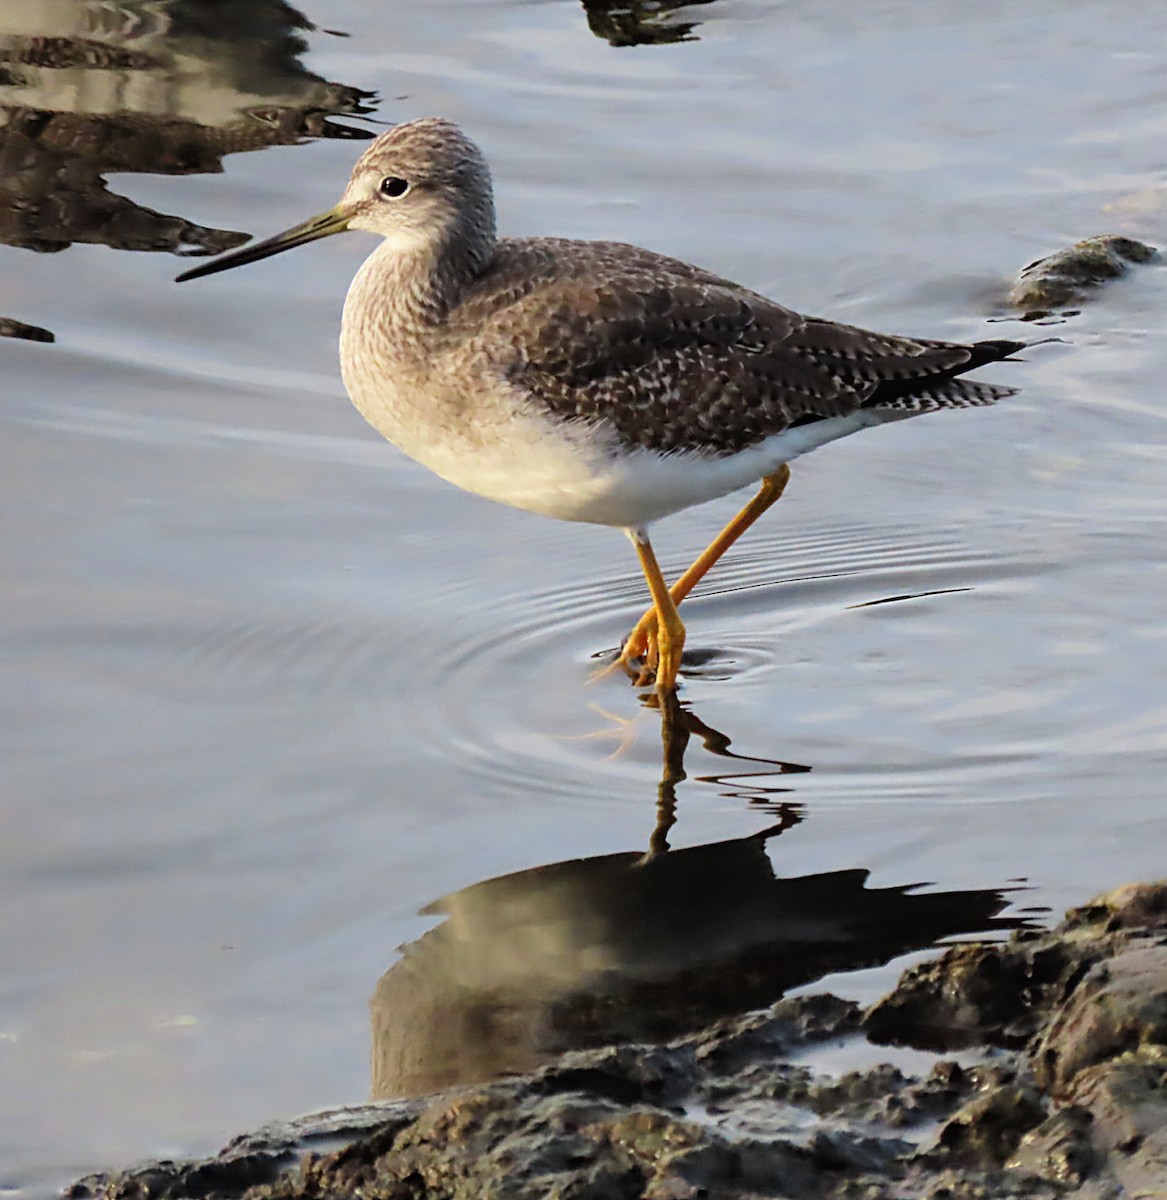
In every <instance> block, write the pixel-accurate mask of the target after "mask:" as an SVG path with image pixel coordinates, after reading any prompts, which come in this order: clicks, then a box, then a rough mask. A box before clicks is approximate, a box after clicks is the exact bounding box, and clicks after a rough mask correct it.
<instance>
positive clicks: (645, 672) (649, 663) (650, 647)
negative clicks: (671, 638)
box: [617, 613, 660, 687]
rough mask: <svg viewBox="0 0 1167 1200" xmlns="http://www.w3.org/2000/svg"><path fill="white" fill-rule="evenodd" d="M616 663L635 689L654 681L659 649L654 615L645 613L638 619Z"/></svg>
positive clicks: (658, 661) (658, 663)
mask: <svg viewBox="0 0 1167 1200" xmlns="http://www.w3.org/2000/svg"><path fill="white" fill-rule="evenodd" d="M617 661H618V662H619V663H620V665H621V667H623V669H624V673H625V674H626V675H627V676H628V678H629V679H631V680H632V682H633V684H634V685H635V686H636V687H647V686H648V685H649V684H650V683H652V682H653V681H654V680H655V679H656V671H657V667H658V666H659V665H660V649H659V647H658V646H657V637H656V615H655V613H646V614H645V615H644V616H643V617H641V618H640V620H639V622H638V623H637V625H636V628H635V629H633V631H632V632H631V633H630V634H629V635H628V637H627V638H626V639H625V641H624V646H623V648H622V649H621V651H620V657H619V659H618V660H617Z"/></svg>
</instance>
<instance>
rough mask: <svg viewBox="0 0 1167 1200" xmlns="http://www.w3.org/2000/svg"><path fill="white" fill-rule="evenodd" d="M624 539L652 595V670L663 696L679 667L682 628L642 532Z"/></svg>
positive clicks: (631, 532) (672, 684)
mask: <svg viewBox="0 0 1167 1200" xmlns="http://www.w3.org/2000/svg"><path fill="white" fill-rule="evenodd" d="M628 536H629V537H630V538H631V539H632V544H633V545H634V546H635V547H636V553H637V554H638V555H639V556H640V569H641V570H642V571H643V572H644V578H645V579H646V580H647V582H648V590H649V591H650V592H651V593H652V604H653V610H654V612H655V614H656V640H657V652H658V654H659V665H658V666H657V671H656V690H657V692H658V693H659V694H660V695H662V696H663V695H667V694H668V693H669V692H671V691H672V690H673V689H674V688H675V687H676V686H677V672H678V671H679V670H680V667H681V651H682V650H683V649H684V646H685V626H684V625H683V624H682V622H681V615H680V613H678V612H677V606H676V605H675V604H674V603H673V598H672V596H671V595H670V594H669V585H668V584H667V583H665V577H664V576H663V575H662V574H661V573H660V565H659V564H658V563H657V561H656V555H655V554H654V553H653V550H652V543H651V542H650V541H649V540H648V534H647V533H645V532H644V530H643V529H630V530H629V531H628Z"/></svg>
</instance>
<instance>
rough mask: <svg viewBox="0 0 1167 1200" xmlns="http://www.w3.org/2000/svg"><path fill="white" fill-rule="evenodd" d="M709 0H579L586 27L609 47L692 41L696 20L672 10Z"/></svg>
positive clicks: (677, 10) (697, 23)
mask: <svg viewBox="0 0 1167 1200" xmlns="http://www.w3.org/2000/svg"><path fill="white" fill-rule="evenodd" d="M711 2H712V0H680V2H678V0H648V2H646V0H583V6H584V12H585V13H586V14H587V19H588V28H589V29H590V30H591V31H592V33H594V34H595V35H596V37H598V38H603V39H604V41H606V42H608V43H609V44H610V45H612V46H653V45H657V46H664V45H674V44H676V43H677V42H692V41H696V40H697V39H696V36H695V34H694V33H693V30H695V29H696V28H698V26H699V25H700V22H698V21H679V20H676V19H675V18H674V15H673V14H674V13H677V12H679V11H680V10H682V9H686V8H695V7H696V6H697V5H698V4H709V3H711Z"/></svg>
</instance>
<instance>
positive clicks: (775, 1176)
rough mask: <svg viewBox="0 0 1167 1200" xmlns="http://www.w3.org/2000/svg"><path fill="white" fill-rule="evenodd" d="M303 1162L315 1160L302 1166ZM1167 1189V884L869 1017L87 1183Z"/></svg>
mask: <svg viewBox="0 0 1167 1200" xmlns="http://www.w3.org/2000/svg"><path fill="white" fill-rule="evenodd" d="M861 1024H862V1025H863V1027H865V1028H866V1030H867V1032H868V1034H869V1036H874V1037H880V1038H883V1039H885V1040H895V1041H898V1042H901V1043H903V1044H907V1045H913V1046H917V1047H920V1046H923V1047H932V1046H936V1045H937V1044H942V1043H945V1042H953V1043H956V1044H960V1045H962V1046H965V1047H969V1046H978V1047H982V1048H984V1047H990V1048H991V1047H1001V1046H1005V1047H1010V1048H1009V1049H1004V1050H1001V1049H996V1050H993V1049H990V1050H988V1051H987V1052H986V1051H983V1050H982V1053H981V1055H980V1061H978V1062H976V1063H974V1064H972V1065H968V1064H967V1063H966V1064H964V1065H962V1064H960V1063H957V1062H953V1061H947V1060H941V1061H938V1062H937V1063H936V1064H935V1066H934V1067H933V1069H932V1070H931V1072H930V1073H929V1074H927V1075H925V1076H923V1077H922V1078H916V1077H913V1076H911V1075H909V1074H907V1073H905V1072H904V1071H903V1070H901V1069H897V1068H896V1067H895V1066H893V1065H890V1064H883V1065H880V1066H876V1067H874V1068H872V1069H870V1070H867V1071H857V1072H851V1073H849V1074H847V1075H844V1076H842V1077H839V1078H831V1077H828V1076H823V1075H820V1074H816V1073H815V1072H813V1071H812V1070H811V1069H810V1068H809V1067H808V1066H807V1065H806V1060H807V1058H808V1056H809V1057H810V1058H811V1059H812V1060H813V1053H814V1047H815V1046H816V1045H820V1046H821V1045H824V1044H832V1043H838V1042H839V1041H841V1040H843V1039H846V1038H855V1037H857V1036H858V1032H857V1031H858V1029H859V1027H860V1025H861ZM297 1159H298V1161H297ZM1165 1189H1167V884H1154V885H1152V884H1147V885H1138V886H1133V887H1126V888H1121V889H1119V890H1117V891H1115V892H1111V893H1109V894H1108V895H1106V896H1103V897H1101V898H1099V899H1098V900H1095V901H1094V902H1092V903H1091V904H1089V905H1087V906H1085V907H1084V908H1081V909H1078V910H1075V911H1073V912H1071V913H1070V914H1069V915H1068V916H1067V918H1066V920H1065V921H1064V922H1063V923H1062V924H1061V925H1060V926H1058V928H1057V929H1055V930H1052V931H1050V932H1047V933H1034V932H1033V931H1032V930H1021V931H1019V932H1017V933H1015V934H1014V935H1013V936H1012V938H1011V939H1010V940H1009V941H1008V942H1003V943H1000V944H996V945H988V946H960V947H955V948H953V949H951V950H949V951H948V952H947V953H946V954H945V955H944V956H943V957H942V958H941V959H939V960H938V961H936V962H932V963H926V964H923V965H921V966H918V967H915V968H913V969H912V970H910V971H908V972H907V973H906V974H905V975H904V977H903V979H902V980H901V982H900V984H899V986H898V987H897V988H896V989H895V991H894V992H892V993H891V995H889V996H888V997H885V998H884V999H883V1000H881V1001H879V1003H877V1004H876V1005H873V1006H872V1008H871V1009H870V1010H868V1012H867V1013H865V1014H862V1013H860V1011H859V1010H858V1008H857V1007H856V1006H855V1005H854V1004H851V1003H849V1002H847V1001H844V1000H839V999H837V998H836V997H831V996H826V995H818V996H809V997H799V998H796V999H785V1000H782V1001H780V1002H778V1003H777V1004H774V1005H772V1006H770V1007H769V1008H767V1009H764V1010H761V1011H758V1012H753V1013H748V1014H746V1015H745V1016H739V1017H732V1018H725V1019H723V1020H721V1021H718V1022H716V1023H714V1024H713V1025H711V1026H709V1027H708V1028H705V1029H702V1030H699V1031H698V1032H695V1033H692V1034H689V1035H687V1036H684V1037H681V1038H677V1039H675V1040H673V1041H670V1042H668V1043H666V1044H663V1045H651V1044H645V1045H625V1046H609V1047H603V1048H599V1049H589V1050H581V1051H573V1052H571V1053H568V1054H565V1055H563V1056H562V1057H560V1058H559V1059H557V1060H556V1061H555V1062H553V1063H551V1064H550V1065H548V1066H545V1067H543V1068H542V1069H541V1070H538V1071H535V1072H533V1073H530V1074H526V1075H519V1076H514V1077H511V1078H508V1079H503V1080H496V1081H494V1082H491V1083H485V1084H476V1085H473V1086H469V1087H460V1088H453V1089H450V1090H447V1091H445V1092H441V1093H439V1094H437V1095H436V1096H431V1097H429V1098H427V1099H424V1100H401V1101H390V1102H386V1103H382V1104H375V1105H366V1106H362V1107H360V1108H354V1109H351V1110H339V1111H334V1112H330V1113H325V1114H320V1115H318V1116H317V1117H315V1118H304V1119H302V1120H301V1121H299V1122H296V1123H293V1124H291V1125H288V1126H281V1127H272V1128H269V1129H267V1130H262V1131H260V1132H259V1133H257V1134H253V1135H249V1136H248V1137H245V1138H239V1139H236V1140H235V1141H234V1142H233V1143H232V1144H231V1145H230V1146H228V1147H227V1148H226V1149H225V1150H224V1151H223V1152H222V1153H221V1154H220V1155H218V1156H216V1157H214V1158H212V1159H208V1160H204V1161H201V1162H191V1163H170V1162H155V1163H150V1164H146V1165H143V1166H140V1167H137V1168H131V1169H130V1170H128V1171H125V1172H121V1173H117V1174H112V1175H94V1176H89V1177H88V1178H86V1179H83V1180H80V1181H79V1182H78V1183H76V1184H75V1185H74V1186H73V1187H72V1188H71V1189H70V1192H69V1194H70V1195H71V1196H73V1197H76V1198H78V1200H80V1198H82V1197H109V1198H112V1197H143V1198H144V1197H146V1196H150V1197H192V1198H196V1197H197V1198H199V1200H210V1198H211V1197H246V1198H247V1200H269V1198H270V1200H307V1198H309V1197H312V1198H316V1197H324V1196H329V1197H341V1196H357V1195H360V1196H369V1197H378V1198H384V1200H416V1198H419V1197H442V1198H446V1200H471V1198H474V1200H478V1198H481V1197H499V1198H503V1200H512V1198H513V1200H528V1198H529V1200H536V1198H538V1200H544V1198H545V1197H557V1198H562V1200H568V1198H571V1200H621V1198H624V1197H628V1198H633V1197H637V1198H643V1200H689V1198H696V1197H708V1198H710V1200H757V1198H758V1197H788V1198H797V1200H802V1198H810V1197H827V1198H831V1200H859V1198H860V1197H862V1198H863V1200H913V1198H916V1197H919V1198H921V1200H923V1198H925V1197H929V1198H931V1197H941V1196H943V1197H954V1198H955V1197H970V1198H971V1197H977V1198H978V1200H993V1198H997V1197H1000V1198H1002V1200H1004V1198H1005V1197H1019V1196H1025V1197H1037V1198H1047V1197H1048V1198H1049V1200H1054V1198H1055V1197H1057V1198H1062V1197H1066V1196H1079V1197H1083V1198H1086V1197H1089V1198H1091V1200H1102V1198H1104V1197H1116V1198H1117V1197H1118V1196H1120V1195H1149V1194H1161V1193H1162V1192H1163V1191H1164V1190H1165Z"/></svg>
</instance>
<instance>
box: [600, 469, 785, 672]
mask: <svg viewBox="0 0 1167 1200" xmlns="http://www.w3.org/2000/svg"><path fill="white" fill-rule="evenodd" d="M789 479H790V468H789V467H788V466H786V464H785V463H783V464H782V466H780V467H779V468H778V470H777V471H775V472H774V474H773V475H767V476H766V477H765V478H764V479H763V480H762V483H761V486H760V487H759V488H758V492H757V495H755V496H754V498H753V499H752V500H751V501H750V502H749V503H748V504H747V505H746V506H745V508H743V509H742V510H741V512H739V513H738V515H737V516H736V517H734V519H733V520H732V521H730V523H729V524H728V525H727V526H726V527H725V528H724V529H723V530H722V531H721V532H720V533H719V534H718V535H717V537H715V538H714V539H713V541H711V542H710V543H709V545H708V546H707V547H706V549H705V550H704V552H703V553H702V554H701V555H700V556H699V557H698V558H697V560H696V561H695V562H694V563H693V565H692V566H691V567H690V568H689V569H688V570H687V571H686V572H685V573H684V575H682V576H681V578H680V579H678V580H677V582H676V583H674V584H673V586H672V589H671V591H670V595H671V598H672V601H673V604H674V605H677V604H680V603H681V601H682V600H684V599H685V597H686V596H687V595H688V594H689V593H690V592H691V591H692V590H693V589H694V588H695V587H696V586H697V584H698V583H700V582H701V580H702V579H704V578H705V576H706V574H708V572H709V569H710V568H711V567H712V566H713V564H714V563H716V562H717V560H718V559H719V558H720V557H721V556H722V555H723V554H724V553H725V552H726V551H727V550H728V549H729V548H730V546H732V545H733V544H734V542H736V541H737V540H738V538H740V537H741V535H742V534H743V533H745V531H746V530H747V529H749V527H750V526H751V525H752V524H753V523H754V522H755V521H756V520H757V519H758V518H759V517H760V516H761V515H762V514H763V513H764V512H765V511H766V509H768V508H769V507H770V505H772V504H773V503H774V501H775V500H777V499H778V498H779V497H780V496H781V495H782V493H783V491H784V490H785V488H786V484H787V481H788V480H789ZM656 613H657V609H656V605H655V603H654V604H653V607H652V608H650V609H649V610H648V611H647V612H646V613H645V614H644V616H642V617H641V618H640V620H639V621H638V622H637V624H636V628H635V629H633V631H632V632H631V633H630V634H629V635H628V639H627V641H625V643H624V648H623V650H621V652H620V659H619V661H620V664H621V665H622V666H623V667H624V669H625V670H626V671H628V672H629V674H634V675H639V674H640V672H638V671H636V669H635V668H634V667H633V666H632V662H633V660H634V659H638V658H642V657H644V655H645V654H646V653H649V652H650V649H651V645H652V643H653V642H654V641H655V640H656V629H657V615H656ZM650 657H651V654H650ZM651 665H652V664H651V662H650V663H649V666H651Z"/></svg>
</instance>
